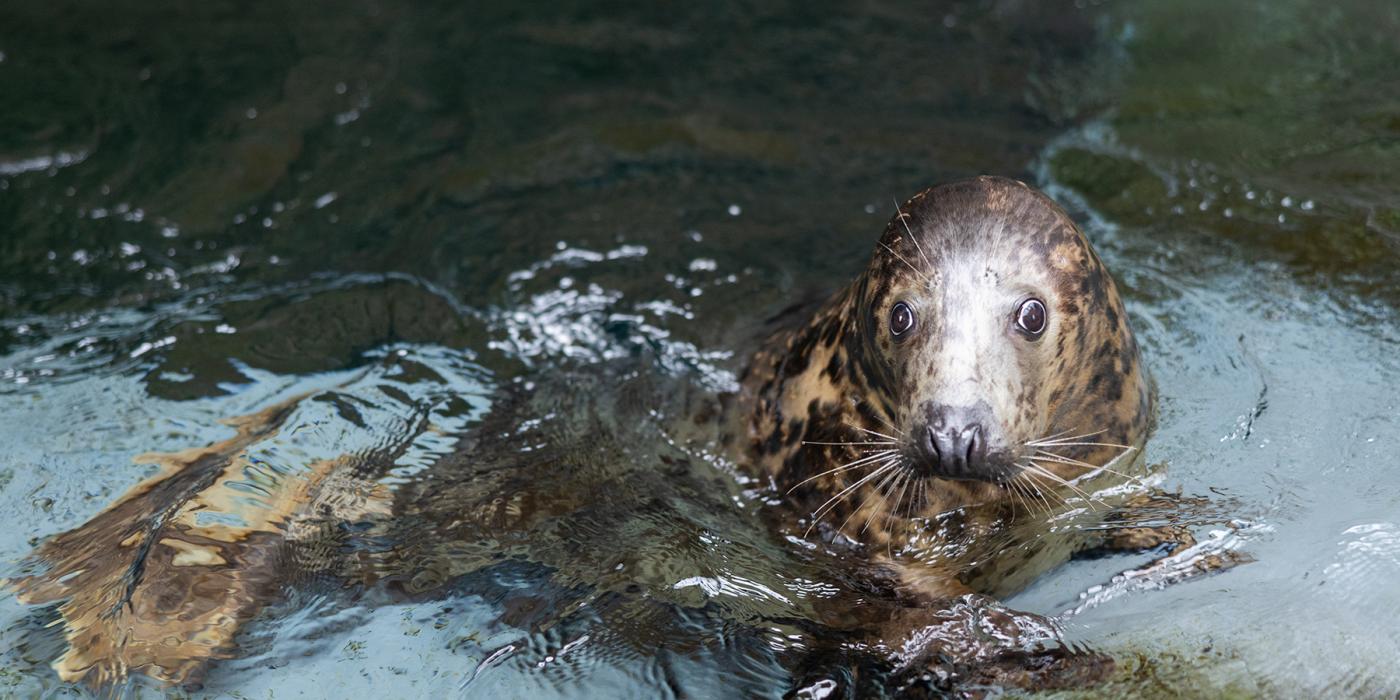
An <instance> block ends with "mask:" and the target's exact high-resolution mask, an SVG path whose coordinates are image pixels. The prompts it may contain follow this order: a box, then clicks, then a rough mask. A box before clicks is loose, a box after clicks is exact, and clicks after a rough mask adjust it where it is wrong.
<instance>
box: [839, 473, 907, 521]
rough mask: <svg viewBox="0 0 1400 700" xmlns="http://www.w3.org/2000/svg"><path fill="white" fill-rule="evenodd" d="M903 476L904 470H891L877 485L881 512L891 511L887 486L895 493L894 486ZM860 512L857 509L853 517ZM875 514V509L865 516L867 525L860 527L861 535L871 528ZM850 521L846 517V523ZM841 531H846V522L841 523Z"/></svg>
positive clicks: (876, 493) (848, 517) (863, 503)
mask: <svg viewBox="0 0 1400 700" xmlns="http://www.w3.org/2000/svg"><path fill="white" fill-rule="evenodd" d="M903 474H904V470H902V469H898V468H894V469H891V470H890V473H889V475H888V476H886V477H885V478H883V479H881V480H880V483H878V484H876V485H875V495H876V496H878V497H879V498H880V509H881V510H889V504H890V499H889V494H887V493H886V492H885V486H886V485H887V484H888V485H889V487H890V490H891V491H893V490H894V484H896V483H899V479H900V477H902V476H903ZM861 505H862V506H864V505H865V502H864V501H862V502H861ZM858 512H860V508H857V509H856V511H855V512H853V513H851V515H855V513H858ZM875 513H876V511H875V509H873V508H872V509H870V511H869V512H867V513H866V515H865V523H864V524H863V525H861V526H860V531H861V534H864V533H865V531H866V530H868V529H869V528H870V521H871V519H872V518H874V517H875ZM850 520H851V518H850V516H847V517H846V522H850ZM840 529H842V530H844V529H846V523H845V522H843V523H841V527H840Z"/></svg>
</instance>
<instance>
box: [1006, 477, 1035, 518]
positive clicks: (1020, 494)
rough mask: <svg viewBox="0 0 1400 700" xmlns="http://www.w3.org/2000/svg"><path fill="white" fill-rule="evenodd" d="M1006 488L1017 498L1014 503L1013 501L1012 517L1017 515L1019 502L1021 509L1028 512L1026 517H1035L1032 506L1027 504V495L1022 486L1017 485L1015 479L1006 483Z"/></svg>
mask: <svg viewBox="0 0 1400 700" xmlns="http://www.w3.org/2000/svg"><path fill="white" fill-rule="evenodd" d="M1006 488H1007V490H1008V491H1009V492H1010V493H1011V495H1013V496H1015V497H1016V498H1015V499H1014V500H1013V501H1011V509H1012V515H1013V516H1014V515H1015V510H1016V503H1017V502H1018V501H1019V502H1020V504H1021V507H1022V508H1023V509H1025V511H1026V517H1028V518H1029V517H1030V516H1031V515H1033V513H1032V512H1031V507H1030V504H1029V503H1027V502H1026V494H1025V492H1024V491H1023V490H1022V489H1021V485H1020V484H1018V483H1016V481H1015V480H1014V479H1013V480H1011V481H1008V482H1006Z"/></svg>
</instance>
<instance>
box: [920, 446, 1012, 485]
mask: <svg viewBox="0 0 1400 700" xmlns="http://www.w3.org/2000/svg"><path fill="white" fill-rule="evenodd" d="M918 452H919V454H917V455H912V456H910V458H909V459H908V461H909V463H910V464H912V465H914V472H915V474H916V475H917V476H918V477H919V478H923V479H943V480H946V481H972V482H982V483H987V484H996V485H998V486H1002V485H1005V484H1007V483H1009V482H1010V481H1011V480H1012V479H1015V478H1016V477H1017V475H1018V474H1019V473H1020V469H1019V467H1018V466H1017V465H1016V464H1015V462H1014V460H1012V459H1011V456H1010V455H1008V454H1005V453H1001V452H993V453H988V454H987V455H986V456H985V457H983V458H981V459H979V460H977V461H976V462H972V463H968V462H966V461H961V460H955V461H954V462H953V464H952V465H951V467H952V468H949V465H947V464H945V463H944V461H943V460H941V459H930V458H929V457H928V456H927V455H926V454H924V450H918Z"/></svg>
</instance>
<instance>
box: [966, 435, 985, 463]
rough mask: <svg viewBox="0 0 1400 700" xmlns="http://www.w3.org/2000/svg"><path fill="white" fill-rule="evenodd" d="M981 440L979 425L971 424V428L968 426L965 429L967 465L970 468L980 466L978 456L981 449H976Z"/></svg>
mask: <svg viewBox="0 0 1400 700" xmlns="http://www.w3.org/2000/svg"><path fill="white" fill-rule="evenodd" d="M981 442H982V426H980V425H974V426H972V427H971V428H968V429H967V466H968V467H970V468H973V469H975V468H977V467H979V466H981V460H979V459H978V457H979V456H980V455H981V451H980V450H979V449H978V447H979V446H980V445H981Z"/></svg>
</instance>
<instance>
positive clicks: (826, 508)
mask: <svg viewBox="0 0 1400 700" xmlns="http://www.w3.org/2000/svg"><path fill="white" fill-rule="evenodd" d="M894 464H895V459H894V458H891V459H888V460H887V461H885V462H883V463H882V464H881V465H880V468H879V469H876V470H875V471H873V472H870V473H869V474H866V475H865V476H863V477H861V478H860V479H859V480H857V481H856V482H855V483H853V484H851V485H850V486H847V487H846V488H844V489H841V490H840V491H839V492H837V494H836V495H835V496H832V497H831V498H829V499H827V501H826V503H823V504H821V505H820V506H818V507H817V509H816V510H815V511H813V512H812V517H813V518H814V519H813V520H812V524H811V525H808V526H807V533H806V534H803V535H802V536H803V537H806V536H807V534H810V533H811V532H812V528H813V527H815V526H816V524H817V523H818V522H821V519H822V518H824V517H826V514H827V513H828V512H830V509H831V508H832V507H834V506H835V505H836V504H837V503H839V502H841V501H842V500H843V499H845V497H846V496H848V495H850V493H851V492H852V491H854V490H856V489H857V488H860V487H861V486H862V485H864V484H865V483H867V482H869V481H872V480H874V479H875V478H876V477H878V476H880V475H881V474H883V473H885V472H886V471H888V470H889V469H891V468H892V467H893V465H894Z"/></svg>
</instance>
